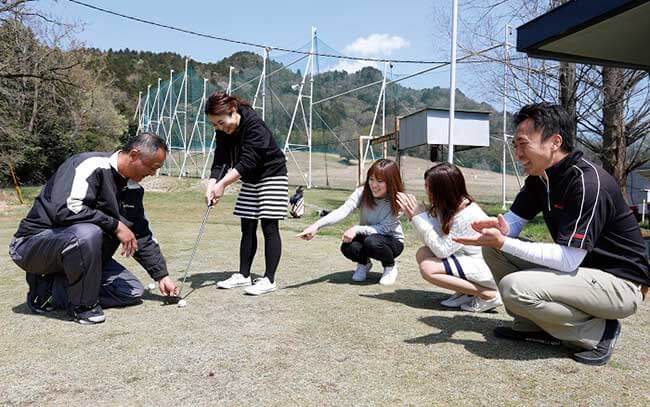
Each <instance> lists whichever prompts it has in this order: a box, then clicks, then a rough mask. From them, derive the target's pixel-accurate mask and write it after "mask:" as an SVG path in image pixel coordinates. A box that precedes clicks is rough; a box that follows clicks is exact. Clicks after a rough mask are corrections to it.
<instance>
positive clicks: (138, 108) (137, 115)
mask: <svg viewBox="0 0 650 407" xmlns="http://www.w3.org/2000/svg"><path fill="white" fill-rule="evenodd" d="M141 114H142V91H140V92H138V105H137V106H136V107H135V114H134V115H133V120H135V119H138V125H139V124H140V115H141Z"/></svg>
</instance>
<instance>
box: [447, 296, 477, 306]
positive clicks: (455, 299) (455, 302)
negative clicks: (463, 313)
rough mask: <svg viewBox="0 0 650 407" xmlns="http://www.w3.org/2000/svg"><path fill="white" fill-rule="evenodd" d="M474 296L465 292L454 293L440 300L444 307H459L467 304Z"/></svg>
mask: <svg viewBox="0 0 650 407" xmlns="http://www.w3.org/2000/svg"><path fill="white" fill-rule="evenodd" d="M473 298H474V296H472V295H467V294H463V293H454V294H453V295H452V296H451V297H449V298H447V299H446V300H442V301H440V305H442V306H443V307H447V308H458V307H460V306H461V305H463V304H467V303H468V302H470V301H472V299H473Z"/></svg>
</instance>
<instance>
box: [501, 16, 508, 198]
mask: <svg viewBox="0 0 650 407" xmlns="http://www.w3.org/2000/svg"><path fill="white" fill-rule="evenodd" d="M508 30H509V27H508V26H507V25H506V30H505V38H504V43H503V157H502V161H501V171H502V174H501V176H502V180H501V187H502V191H501V193H502V196H503V205H502V208H503V209H506V166H507V161H506V159H507V156H506V152H507V149H508V134H507V129H508V126H507V124H508V123H507V119H508V113H507V112H508Z"/></svg>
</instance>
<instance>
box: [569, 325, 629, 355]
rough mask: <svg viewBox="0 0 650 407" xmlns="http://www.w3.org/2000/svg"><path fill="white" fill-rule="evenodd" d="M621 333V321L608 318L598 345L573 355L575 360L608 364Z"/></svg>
mask: <svg viewBox="0 0 650 407" xmlns="http://www.w3.org/2000/svg"><path fill="white" fill-rule="evenodd" d="M620 335H621V323H620V322H618V320H617V319H608V320H607V321H605V332H603V337H602V338H601V339H600V342H598V345H596V347H595V348H594V349H592V350H586V351H583V352H577V353H574V354H573V355H571V357H572V358H573V360H575V361H576V362H579V363H584V364H585V365H592V366H602V365H605V364H607V362H608V361H609V359H610V358H611V357H612V353H614V347H615V346H616V341H617V340H618V337H619V336H620Z"/></svg>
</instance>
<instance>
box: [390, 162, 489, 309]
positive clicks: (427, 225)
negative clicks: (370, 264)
mask: <svg viewBox="0 0 650 407" xmlns="http://www.w3.org/2000/svg"><path fill="white" fill-rule="evenodd" d="M424 188H425V190H426V193H427V196H428V197H429V204H430V206H428V205H427V206H426V207H425V206H424V205H418V202H417V199H416V198H415V196H413V195H410V194H404V193H402V194H399V195H398V202H399V204H400V207H401V208H402V210H403V211H404V213H405V214H406V216H407V217H408V218H409V220H410V221H411V224H412V225H413V227H414V229H415V230H416V232H417V234H418V236H419V238H420V240H421V241H422V243H424V246H422V247H420V249H419V250H418V251H417V253H416V255H415V258H416V261H417V263H418V266H419V268H420V274H422V277H423V278H424V279H425V280H426V281H428V282H430V283H431V284H434V285H436V286H438V287H442V288H446V289H449V290H453V291H455V293H454V294H453V295H452V296H451V297H449V298H448V299H446V300H444V301H442V302H441V305H443V306H447V307H451V308H456V307H460V308H461V309H463V310H465V311H470V312H485V311H488V310H491V309H493V308H496V307H498V306H499V305H501V304H502V303H501V298H500V296H499V292H498V290H497V286H496V284H495V282H494V278H493V277H492V273H491V272H490V269H489V268H488V266H487V264H486V263H485V261H484V260H483V255H482V254H481V249H480V247H474V246H465V245H463V244H460V243H457V242H455V241H454V240H453V238H454V237H461V236H471V235H474V234H476V232H475V231H474V230H473V229H472V222H473V221H475V220H478V219H485V218H487V215H486V214H485V212H483V210H482V209H481V208H480V207H479V206H478V204H476V202H474V199H473V198H472V197H471V196H470V195H469V194H468V193H467V188H466V186H465V178H464V177H463V174H462V173H461V172H460V170H459V169H458V167H456V166H455V165H453V164H447V163H441V164H438V165H435V166H433V167H431V168H429V169H428V170H427V171H426V172H425V173H424Z"/></svg>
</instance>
